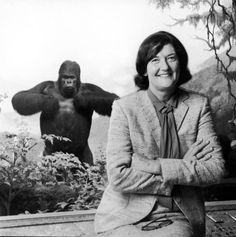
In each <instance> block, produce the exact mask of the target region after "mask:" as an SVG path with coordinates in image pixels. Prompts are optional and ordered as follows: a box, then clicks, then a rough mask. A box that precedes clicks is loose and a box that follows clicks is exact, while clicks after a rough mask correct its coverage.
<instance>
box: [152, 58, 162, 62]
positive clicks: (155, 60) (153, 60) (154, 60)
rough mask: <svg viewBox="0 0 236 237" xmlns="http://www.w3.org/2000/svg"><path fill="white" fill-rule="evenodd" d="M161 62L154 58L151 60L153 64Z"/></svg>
mask: <svg viewBox="0 0 236 237" xmlns="http://www.w3.org/2000/svg"><path fill="white" fill-rule="evenodd" d="M159 61H160V59H159V58H153V59H152V60H151V62H153V63H158V62H159Z"/></svg>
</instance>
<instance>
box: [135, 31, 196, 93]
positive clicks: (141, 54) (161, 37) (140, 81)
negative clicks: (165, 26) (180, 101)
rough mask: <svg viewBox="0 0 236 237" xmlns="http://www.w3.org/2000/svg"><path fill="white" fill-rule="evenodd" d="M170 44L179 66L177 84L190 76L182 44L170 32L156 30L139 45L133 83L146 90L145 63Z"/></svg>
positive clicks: (147, 82)
mask: <svg viewBox="0 0 236 237" xmlns="http://www.w3.org/2000/svg"><path fill="white" fill-rule="evenodd" d="M167 44H171V45H172V46H173V47H174V49H175V52H176V54H177V57H178V60H179V66H180V75H179V81H178V84H177V86H180V85H182V84H184V83H186V82H187V81H189V80H190V79H191V78H192V75H191V73H190V71H189V69H188V54H187V51H186V49H185V48H184V46H183V44H182V43H181V42H180V41H179V40H178V39H177V38H176V37H175V36H174V35H172V34H170V33H168V32H165V31H158V32H156V33H154V34H152V35H150V36H148V37H147V38H146V39H145V40H144V41H143V42H142V44H141V45H140V47H139V51H138V54H137V59H136V70H137V73H138V74H137V75H136V76H135V78H134V82H135V85H136V86H137V87H138V88H139V89H140V90H146V89H148V86H149V81H148V77H147V75H146V72H147V64H148V62H149V61H150V60H151V59H153V58H154V57H155V56H156V55H157V54H158V53H159V52H160V51H161V50H162V48H163V47H164V45H167Z"/></svg>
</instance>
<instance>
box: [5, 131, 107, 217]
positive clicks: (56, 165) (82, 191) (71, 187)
mask: <svg viewBox="0 0 236 237" xmlns="http://www.w3.org/2000/svg"><path fill="white" fill-rule="evenodd" d="M54 137H55V136H54ZM44 139H50V136H49V137H48V136H46V137H44ZM60 139H62V138H60ZM3 140H4V141H3V142H2V143H1V144H0V161H1V166H0V203H1V205H0V215H10V214H19V213H22V212H23V213H26V212H27V213H35V212H52V211H67V210H81V209H90V208H96V207H97V206H98V204H99V202H100V199H101V196H102V193H103V191H104V187H105V185H106V177H105V176H104V169H105V161H99V162H97V164H95V165H94V166H89V165H88V164H85V163H83V164H82V163H81V162H80V161H79V159H78V158H77V157H75V156H74V155H73V154H67V153H62V152H57V153H54V154H52V155H47V156H42V157H40V158H39V159H38V162H37V163H35V162H31V161H29V160H28V159H27V153H28V152H29V151H30V150H31V149H32V148H33V147H34V146H35V145H37V143H38V142H37V141H35V140H34V139H33V138H30V137H29V135H28V134H27V133H24V132H21V133H19V134H17V135H16V134H5V135H4V139H3Z"/></svg>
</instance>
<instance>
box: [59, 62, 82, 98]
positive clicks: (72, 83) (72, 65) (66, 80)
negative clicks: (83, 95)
mask: <svg viewBox="0 0 236 237" xmlns="http://www.w3.org/2000/svg"><path fill="white" fill-rule="evenodd" d="M58 82H59V90H60V92H61V94H62V95H63V96H64V97H66V98H71V97H73V96H74V95H75V94H76V93H77V92H78V89H79V87H80V83H81V82H80V66H79V64H78V63H76V62H72V61H65V62H63V63H62V65H61V67H60V69H59V78H58Z"/></svg>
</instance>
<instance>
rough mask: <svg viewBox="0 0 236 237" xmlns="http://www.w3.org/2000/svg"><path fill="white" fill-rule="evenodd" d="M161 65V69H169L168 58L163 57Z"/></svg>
mask: <svg viewBox="0 0 236 237" xmlns="http://www.w3.org/2000/svg"><path fill="white" fill-rule="evenodd" d="M159 65H160V69H162V70H167V69H168V68H169V65H168V62H167V61H166V59H162V60H161V61H160V64H159Z"/></svg>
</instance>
